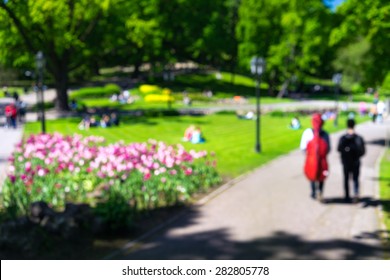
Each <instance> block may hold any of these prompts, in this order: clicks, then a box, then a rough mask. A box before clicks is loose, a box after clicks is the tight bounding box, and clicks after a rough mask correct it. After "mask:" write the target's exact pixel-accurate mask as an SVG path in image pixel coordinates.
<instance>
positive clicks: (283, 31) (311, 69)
mask: <svg viewBox="0 0 390 280" xmlns="http://www.w3.org/2000/svg"><path fill="white" fill-rule="evenodd" d="M331 27H332V14H331V12H330V10H329V9H328V8H327V7H326V6H325V5H324V4H323V2H322V1H321V0H310V1H305V2H302V1H298V0H293V1H288V0H271V1H255V0H243V1H242V4H241V6H240V19H239V23H238V26H237V34H238V38H239V60H240V65H241V66H242V67H245V68H247V67H248V66H247V65H248V64H249V60H250V58H251V57H252V56H254V55H261V56H264V57H265V58H266V61H267V73H268V81H269V84H270V90H271V91H273V90H275V89H276V88H277V87H278V86H279V85H280V84H283V86H282V91H281V94H283V91H284V90H285V89H287V87H288V85H289V83H290V82H291V81H292V80H294V79H295V78H301V79H303V77H304V76H305V75H320V76H321V75H324V74H325V72H326V71H328V69H329V68H330V63H329V64H328V66H327V65H326V63H325V62H326V60H325V59H324V58H326V57H328V56H329V55H330V53H329V52H328V50H329V48H328V44H327V41H328V37H329V33H330V31H331Z"/></svg>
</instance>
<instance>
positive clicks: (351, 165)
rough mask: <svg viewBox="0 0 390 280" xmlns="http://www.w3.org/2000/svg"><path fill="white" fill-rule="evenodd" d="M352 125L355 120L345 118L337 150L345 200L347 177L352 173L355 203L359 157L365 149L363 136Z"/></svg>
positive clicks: (347, 187) (357, 191) (355, 200)
mask: <svg viewBox="0 0 390 280" xmlns="http://www.w3.org/2000/svg"><path fill="white" fill-rule="evenodd" d="M354 127H355V120H354V119H349V120H347V133H346V134H344V135H343V136H342V137H341V138H340V141H339V145H338V147H337V150H338V151H339V152H340V155H341V162H342V164H343V173H344V192H345V201H346V202H349V201H350V196H349V177H350V176H351V175H352V179H353V186H354V195H355V196H354V199H353V202H354V203H356V202H358V201H359V171H360V158H361V157H362V156H363V155H364V154H365V152H366V149H365V144H364V140H363V138H362V137H361V136H359V135H357V134H356V133H355V129H354Z"/></svg>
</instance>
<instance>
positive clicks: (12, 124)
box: [4, 99, 27, 129]
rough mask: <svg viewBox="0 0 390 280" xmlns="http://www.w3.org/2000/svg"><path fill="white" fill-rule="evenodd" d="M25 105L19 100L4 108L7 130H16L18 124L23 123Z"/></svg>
mask: <svg viewBox="0 0 390 280" xmlns="http://www.w3.org/2000/svg"><path fill="white" fill-rule="evenodd" d="M26 111H27V104H26V103H25V102H23V101H21V100H20V99H18V100H17V101H15V102H14V103H11V104H8V105H7V106H5V108H4V114H5V118H6V124H5V126H6V127H7V128H14V129H16V128H17V125H18V122H19V123H23V122H24V121H25V118H26Z"/></svg>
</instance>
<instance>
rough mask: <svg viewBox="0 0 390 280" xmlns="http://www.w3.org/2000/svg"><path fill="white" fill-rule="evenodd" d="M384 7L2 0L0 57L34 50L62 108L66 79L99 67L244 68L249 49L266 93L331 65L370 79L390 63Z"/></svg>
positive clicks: (373, 82)
mask: <svg viewBox="0 0 390 280" xmlns="http://www.w3.org/2000/svg"><path fill="white" fill-rule="evenodd" d="M389 17H390V2H389V1H387V0H370V1H368V0H363V1H361V0H346V1H344V3H343V4H341V5H340V6H339V7H338V8H337V9H336V11H332V10H331V9H330V8H329V7H327V5H326V4H325V3H324V2H323V1H322V0H307V1H299V0H214V1H208V0H198V1H191V0H104V1H98V0H56V1H54V0H34V1H32V0H26V1H16V0H8V1H6V0H3V1H1V2H0V43H1V48H0V66H2V67H3V68H9V69H19V70H21V72H22V70H23V71H24V70H26V69H34V67H35V66H34V65H35V61H34V60H35V54H36V53H37V52H38V51H43V53H44V54H45V57H46V62H47V63H46V69H47V73H48V75H49V76H48V77H49V78H50V79H51V80H52V81H53V84H54V86H55V88H56V89H57V107H58V108H59V109H62V110H67V109H68V98H67V88H68V86H69V81H70V80H75V81H82V80H88V79H89V78H90V77H92V76H93V75H96V74H98V73H99V71H100V69H102V68H107V67H114V66H121V67H130V68H131V69H132V73H131V75H133V77H136V76H138V75H139V73H140V70H141V66H142V65H145V64H147V65H149V69H151V70H150V71H163V70H167V69H168V70H169V69H170V67H171V66H172V65H174V63H176V62H183V61H192V62H195V63H198V64H200V65H206V66H211V67H213V68H214V69H217V70H226V71H229V72H231V73H246V74H248V73H249V61H250V59H251V57H252V56H254V55H257V56H262V57H264V58H265V59H266V61H267V68H266V75H265V81H266V82H267V83H268V85H269V93H270V94H273V95H276V94H279V96H283V95H284V94H285V93H286V91H287V90H288V89H289V88H295V90H299V89H300V87H301V86H302V85H303V84H304V83H306V82H307V80H308V79H309V80H310V79H311V78H312V77H315V78H317V79H330V78H331V77H332V74H333V73H334V72H336V71H338V72H341V73H343V77H344V79H343V87H344V89H345V90H351V89H352V88H353V87H354V88H358V87H359V88H361V89H365V88H367V87H372V88H376V87H379V86H381V85H382V84H383V82H384V81H385V78H386V76H387V75H388V73H389V69H390V60H389V59H388V57H389V55H390V48H389V47H388V46H389V45H390V37H389V35H388V34H390V30H389V29H390V25H389V22H390V18H389ZM232 77H233V78H234V76H232Z"/></svg>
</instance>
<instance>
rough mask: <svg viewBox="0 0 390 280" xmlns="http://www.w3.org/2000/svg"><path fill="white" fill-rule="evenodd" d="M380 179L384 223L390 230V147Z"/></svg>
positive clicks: (382, 166)
mask: <svg viewBox="0 0 390 280" xmlns="http://www.w3.org/2000/svg"><path fill="white" fill-rule="evenodd" d="M379 180H380V197H381V201H382V206H383V215H384V223H385V225H386V228H387V230H388V231H389V232H390V149H388V150H387V151H386V153H385V155H384V157H383V159H382V161H381V166H380V175H379ZM389 242H390V240H389Z"/></svg>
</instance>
